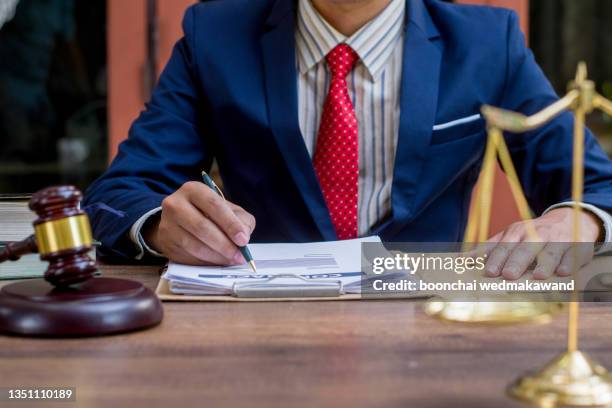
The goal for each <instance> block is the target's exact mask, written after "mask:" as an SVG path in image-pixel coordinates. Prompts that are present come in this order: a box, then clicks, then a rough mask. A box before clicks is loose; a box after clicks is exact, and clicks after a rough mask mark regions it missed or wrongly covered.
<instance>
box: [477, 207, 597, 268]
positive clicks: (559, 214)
mask: <svg viewBox="0 0 612 408" xmlns="http://www.w3.org/2000/svg"><path fill="white" fill-rule="evenodd" d="M531 222H532V223H533V226H534V228H535V231H536V232H537V234H538V240H537V241H534V240H533V239H531V237H530V236H529V234H528V230H527V222H525V221H523V222H517V223H514V224H512V225H510V226H509V227H508V228H507V229H506V230H505V231H502V232H500V233H499V234H497V235H495V236H494V237H493V238H491V239H490V240H489V241H488V243H490V244H492V245H491V248H490V250H489V256H488V258H487V262H486V266H485V273H486V275H487V276H490V277H497V276H503V277H504V278H506V279H518V278H520V277H521V276H522V275H523V274H524V273H525V272H526V271H527V269H528V268H529V266H530V265H531V264H532V263H533V262H534V261H536V260H537V264H536V267H535V269H534V271H533V278H534V279H547V278H549V277H550V276H552V275H553V273H556V274H557V275H558V276H568V275H570V274H571V272H572V269H573V268H574V267H575V263H574V259H573V256H572V255H573V253H574V251H570V250H569V249H570V247H571V243H572V242H574V237H573V225H574V219H573V209H572V208H571V207H563V208H557V209H554V210H552V211H550V212H548V213H546V214H544V215H542V216H541V217H539V218H536V219H534V220H532V221H531ZM602 228H603V227H602V223H601V221H600V220H599V218H597V216H595V215H594V214H592V213H590V212H588V211H584V210H583V211H581V213H580V218H579V232H580V237H579V239H578V242H584V243H595V242H596V241H597V239H598V237H599V236H600V235H601V232H602ZM527 243H528V244H527ZM593 252H594V245H587V244H584V245H580V246H579V251H578V266H583V265H585V264H587V263H588V262H590V261H591V259H592V258H593Z"/></svg>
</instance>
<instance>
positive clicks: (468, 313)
mask: <svg viewBox="0 0 612 408" xmlns="http://www.w3.org/2000/svg"><path fill="white" fill-rule="evenodd" d="M562 308H563V305H562V304H561V303H550V302H526V301H520V302H519V301H503V302H502V301H498V302H488V301H480V302H446V301H442V300H430V301H428V302H427V303H426V305H425V312H426V313H427V314H428V315H430V316H434V317H437V318H439V319H441V320H446V321H450V322H461V323H485V324H486V323H491V324H511V323H520V322H537V323H546V322H549V321H550V320H551V319H552V316H553V315H554V314H555V313H557V312H559V311H561V310H562Z"/></svg>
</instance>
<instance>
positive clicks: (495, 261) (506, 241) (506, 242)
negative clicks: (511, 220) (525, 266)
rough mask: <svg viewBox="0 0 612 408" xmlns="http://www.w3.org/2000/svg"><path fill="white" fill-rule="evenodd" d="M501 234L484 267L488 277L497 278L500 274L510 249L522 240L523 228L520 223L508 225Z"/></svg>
mask: <svg viewBox="0 0 612 408" xmlns="http://www.w3.org/2000/svg"><path fill="white" fill-rule="evenodd" d="M501 234H502V236H501V239H499V241H498V243H497V245H496V246H495V248H494V249H493V250H492V251H491V253H490V255H489V256H488V259H487V263H486V265H485V273H486V274H487V275H488V276H492V277H497V276H500V275H501V274H502V269H503V267H504V265H505V263H506V260H507V259H508V257H509V256H510V253H511V252H512V249H513V248H514V247H515V246H516V245H517V244H518V243H519V242H521V241H522V240H523V237H524V227H523V225H522V224H521V223H515V224H512V225H510V226H509V227H508V228H507V229H506V230H505V231H503V232H502V233H501ZM497 235H499V234H497ZM497 235H496V236H495V237H497Z"/></svg>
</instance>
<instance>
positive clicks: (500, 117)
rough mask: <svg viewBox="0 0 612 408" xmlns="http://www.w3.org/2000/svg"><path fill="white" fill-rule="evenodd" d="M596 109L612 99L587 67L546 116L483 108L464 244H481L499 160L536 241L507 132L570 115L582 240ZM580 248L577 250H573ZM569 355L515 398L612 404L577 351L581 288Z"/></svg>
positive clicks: (438, 305) (537, 311)
mask: <svg viewBox="0 0 612 408" xmlns="http://www.w3.org/2000/svg"><path fill="white" fill-rule="evenodd" d="M596 109H599V110H601V111H603V112H606V113H607V114H609V115H612V102H611V101H610V100H607V99H605V98H604V97H603V96H601V95H599V94H598V93H597V92H596V90H595V83H594V82H593V81H590V80H588V79H587V67H586V64H585V63H584V62H581V63H580V64H579V65H578V69H577V72H576V78H575V79H574V80H573V81H571V82H570V84H569V86H568V93H567V94H566V95H565V96H564V97H563V98H561V99H560V100H558V101H557V102H556V103H554V104H552V105H550V106H548V107H547V108H545V109H543V110H542V111H540V112H538V113H536V114H534V115H532V116H525V115H523V114H520V113H516V112H511V111H507V110H503V109H499V108H495V107H492V106H486V105H485V106H483V107H482V110H481V111H482V114H483V116H484V118H485V119H486V121H487V131H488V136H487V146H486V149H485V153H484V159H483V164H482V170H481V175H480V185H479V187H478V190H477V191H476V197H475V198H476V200H475V203H474V204H473V205H472V208H471V210H470V214H469V220H468V224H467V227H466V232H465V238H464V243H484V242H485V241H486V240H487V236H488V233H489V222H490V217H491V206H492V199H493V197H492V196H493V183H494V172H495V163H496V161H497V159H499V162H500V164H501V167H502V169H503V170H504V173H505V175H506V177H507V179H508V182H509V185H510V189H511V192H512V196H513V198H514V201H515V203H516V205H517V207H518V210H519V213H520V216H521V218H522V219H523V220H524V221H526V227H527V233H528V235H529V236H530V238H535V239H537V232H536V231H535V227H534V226H533V223H532V222H531V211H530V209H529V206H528V203H527V200H526V198H525V195H524V193H523V190H522V187H521V184H520V182H519V179H518V176H517V173H516V170H515V168H514V165H513V162H512V159H511V156H510V153H509V150H508V147H507V145H506V142H505V141H504V138H503V131H510V132H514V133H525V132H527V131H530V130H534V129H537V128H539V127H541V126H544V125H545V124H547V123H548V122H549V121H551V120H552V119H554V118H555V117H557V116H558V115H560V114H562V113H563V112H565V111H568V110H569V111H573V112H574V115H575V122H574V132H573V133H574V135H573V136H574V137H573V154H572V156H573V158H572V187H571V188H572V201H573V202H574V205H573V211H574V214H573V231H572V236H573V239H572V240H573V242H574V243H577V242H578V241H579V236H580V225H579V215H580V211H581V207H580V205H579V204H578V203H580V202H581V201H582V198H583V190H584V142H585V137H584V135H585V131H584V129H585V116H586V115H587V114H590V113H592V112H593V111H594V110H596ZM574 247H575V245H574ZM573 258H574V264H573V268H572V275H573V276H572V277H573V279H575V280H576V279H577V277H578V270H579V268H580V265H579V263H578V262H579V261H578V257H577V256H574V257H573ZM559 310H560V304H559V303H556V302H523V301H516V302H512V301H510V302H487V301H484V302H452V301H446V302H445V301H443V300H435V301H430V302H429V303H428V304H427V305H426V312H427V313H428V314H430V315H433V316H436V317H438V318H441V319H444V320H448V321H457V322H470V323H514V322H520V321H546V320H549V319H550V316H551V315H552V314H553V313H555V312H557V311H559ZM568 314H569V316H568V332H567V350H566V351H564V352H563V353H561V354H560V355H558V356H557V357H555V358H554V359H553V360H552V361H550V362H549V363H548V364H546V365H545V366H544V367H543V368H541V369H540V370H537V371H535V372H530V373H527V374H525V375H523V376H521V377H519V378H518V379H517V380H516V381H515V382H513V383H512V384H511V385H510V386H509V387H508V390H507V391H508V394H509V395H510V396H512V397H514V398H517V399H520V400H523V401H525V402H528V403H532V404H535V405H536V406H540V407H553V406H580V407H587V406H588V407H591V406H609V405H612V375H611V374H610V373H608V371H607V370H606V369H605V368H604V367H602V366H601V365H599V364H597V363H596V362H594V361H593V360H592V359H591V358H589V356H588V355H586V354H585V353H583V352H582V351H580V350H579V349H578V318H579V303H578V287H577V285H575V287H574V291H573V293H572V294H571V301H570V302H569V311H568Z"/></svg>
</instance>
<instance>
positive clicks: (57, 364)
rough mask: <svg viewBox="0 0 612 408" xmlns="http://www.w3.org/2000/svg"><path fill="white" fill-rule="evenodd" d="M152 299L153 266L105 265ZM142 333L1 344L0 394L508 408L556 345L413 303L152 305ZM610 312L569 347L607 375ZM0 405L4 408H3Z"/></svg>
mask: <svg viewBox="0 0 612 408" xmlns="http://www.w3.org/2000/svg"><path fill="white" fill-rule="evenodd" d="M102 269H103V272H104V274H105V275H107V276H111V275H112V276H121V277H125V278H130V279H135V280H139V281H141V282H144V283H145V284H146V285H148V286H149V287H151V288H153V287H154V286H155V284H156V282H157V272H156V268H155V267H138V266H104V267H103V268H102ZM164 309H165V318H164V321H163V322H162V324H161V325H160V326H158V327H156V328H154V329H151V330H148V331H144V332H136V333H130V334H122V335H116V336H111V337H102V338H90V339H63V340H48V339H25V338H17V337H3V336H0V387H12V386H16V387H18V386H73V387H76V389H77V402H76V403H74V402H73V403H65V404H63V405H53V404H52V403H39V404H31V403H26V404H24V403H21V404H14V406H15V407H26V406H27V407H30V406H32V407H34V406H41V407H51V406H66V407H75V406H78V407H130V408H139V407H147V408H150V407H171V408H172V407H177V408H178V407H241V406H250V407H341V406H356V407H362V406H363V407H416V408H446V407H472V408H478V407H487V408H488V407H496V408H498V407H514V406H521V405H520V404H518V403H516V402H515V401H513V400H511V399H509V398H507V397H506V396H505V393H504V390H505V387H506V385H507V384H508V383H509V382H510V381H511V380H512V379H514V378H515V377H516V376H517V375H519V374H521V373H523V372H524V371H525V370H528V369H531V368H535V367H539V366H541V365H542V364H544V363H545V362H546V361H548V360H549V359H551V358H552V357H553V356H554V355H555V354H556V353H558V352H560V351H561V350H562V349H563V347H564V344H565V328H566V320H565V316H564V315H559V316H557V317H556V318H555V319H554V320H553V322H552V323H549V324H546V325H537V324H522V325H512V326H498V327H491V326H470V325H463V324H453V323H444V322H440V321H438V320H435V319H432V318H430V317H428V316H427V315H425V314H424V313H423V311H422V302H420V301H410V300H378V301H376V300H371V301H349V302H333V301H327V302H287V303H217V302H215V303H165V304H164ZM611 316H612V313H611V310H610V306H609V305H599V304H589V305H585V306H584V307H583V308H582V318H581V333H582V336H581V348H582V349H583V350H585V351H588V352H589V353H590V354H591V355H592V356H593V357H595V358H596V359H598V360H599V361H600V362H601V363H603V364H604V365H606V366H607V367H612V319H611ZM0 406H2V407H4V406H9V405H8V404H6V405H3V404H2V403H0Z"/></svg>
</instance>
